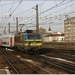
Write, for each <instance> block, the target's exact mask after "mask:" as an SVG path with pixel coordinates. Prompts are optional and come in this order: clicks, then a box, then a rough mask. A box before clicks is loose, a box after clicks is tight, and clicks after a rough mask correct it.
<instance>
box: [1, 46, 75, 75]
mask: <svg viewBox="0 0 75 75" xmlns="http://www.w3.org/2000/svg"><path fill="white" fill-rule="evenodd" d="M2 69H6V70H8V72H7V73H10V74H75V51H74V50H57V49H54V48H42V50H41V53H39V54H27V53H25V52H21V51H19V50H14V49H9V48H2V47H0V70H2ZM1 73H3V74H5V72H1Z"/></svg>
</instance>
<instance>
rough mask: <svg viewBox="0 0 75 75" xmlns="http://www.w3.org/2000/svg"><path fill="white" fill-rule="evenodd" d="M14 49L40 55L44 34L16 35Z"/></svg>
mask: <svg viewBox="0 0 75 75" xmlns="http://www.w3.org/2000/svg"><path fill="white" fill-rule="evenodd" d="M14 47H15V48H17V49H19V50H22V51H25V52H26V53H32V54H35V53H39V52H40V49H41V47H42V34H39V33H22V34H19V35H15V43H14Z"/></svg>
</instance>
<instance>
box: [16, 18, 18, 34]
mask: <svg viewBox="0 0 75 75" xmlns="http://www.w3.org/2000/svg"><path fill="white" fill-rule="evenodd" d="M16 33H18V17H17V18H16Z"/></svg>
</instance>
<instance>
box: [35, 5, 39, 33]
mask: <svg viewBox="0 0 75 75" xmlns="http://www.w3.org/2000/svg"><path fill="white" fill-rule="evenodd" d="M36 32H37V33H39V20H38V5H36Z"/></svg>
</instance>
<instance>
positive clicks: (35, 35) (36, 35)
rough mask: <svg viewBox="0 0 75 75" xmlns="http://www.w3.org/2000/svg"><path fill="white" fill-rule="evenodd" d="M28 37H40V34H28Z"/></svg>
mask: <svg viewBox="0 0 75 75" xmlns="http://www.w3.org/2000/svg"><path fill="white" fill-rule="evenodd" d="M28 39H40V35H39V34H28Z"/></svg>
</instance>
